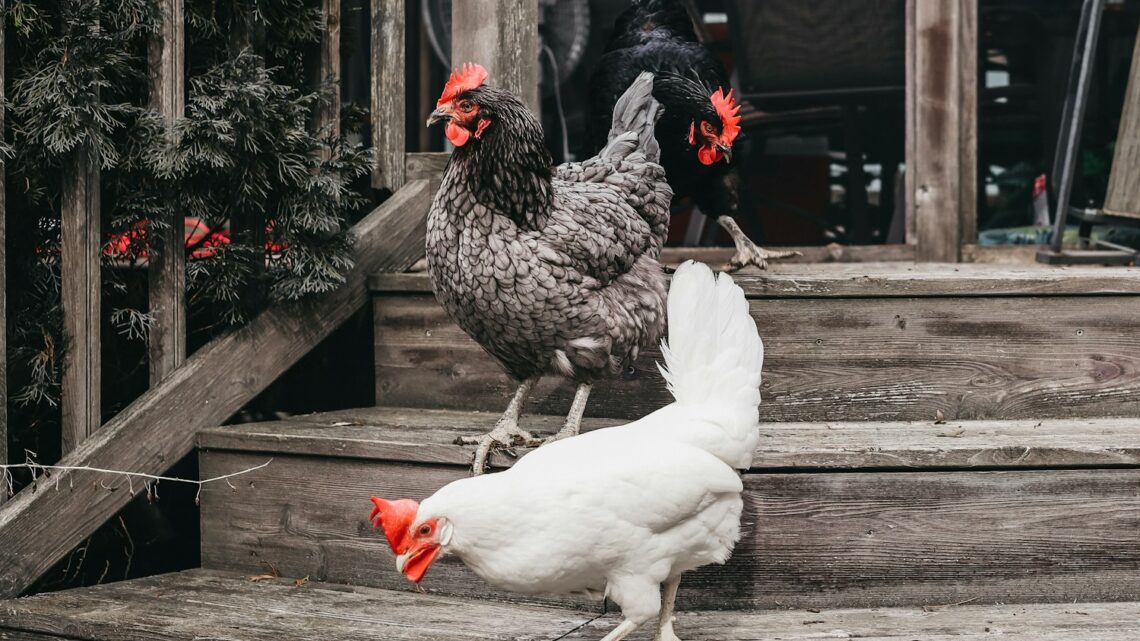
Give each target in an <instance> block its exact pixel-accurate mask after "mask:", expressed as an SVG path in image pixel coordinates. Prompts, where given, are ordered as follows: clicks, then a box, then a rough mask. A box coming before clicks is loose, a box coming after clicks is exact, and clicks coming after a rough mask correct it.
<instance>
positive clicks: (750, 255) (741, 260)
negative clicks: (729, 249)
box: [716, 216, 803, 272]
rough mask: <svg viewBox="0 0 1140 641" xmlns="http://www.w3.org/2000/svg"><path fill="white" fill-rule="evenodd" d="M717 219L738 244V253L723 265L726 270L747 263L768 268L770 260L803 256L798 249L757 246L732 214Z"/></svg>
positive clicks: (734, 269)
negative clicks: (789, 249)
mask: <svg viewBox="0 0 1140 641" xmlns="http://www.w3.org/2000/svg"><path fill="white" fill-rule="evenodd" d="M716 221H717V222H718V223H720V226H721V227H724V228H725V230H726V231H728V233H729V234H730V235H731V236H732V242H733V243H734V244H735V245H736V253H735V254H734V255H733V256H732V258H731V259H730V260H729V261H728V263H726V264H725V265H724V267H722V269H723V270H724V271H726V272H734V271H736V270H738V269H740V268H742V267H744V266H745V265H755V266H757V267H759V268H760V269H768V261H769V260H778V259H780V258H791V257H792V256H803V254H801V253H800V252H798V251H775V250H773V251H769V250H767V249H764V248H762V247H757V246H756V243H754V242H752V240H751V239H750V238H748V236H746V235H745V234H744V231H743V230H741V229H740V225H737V224H736V221H735V220H733V219H732V217H731V216H721V217H720V218H717V219H716Z"/></svg>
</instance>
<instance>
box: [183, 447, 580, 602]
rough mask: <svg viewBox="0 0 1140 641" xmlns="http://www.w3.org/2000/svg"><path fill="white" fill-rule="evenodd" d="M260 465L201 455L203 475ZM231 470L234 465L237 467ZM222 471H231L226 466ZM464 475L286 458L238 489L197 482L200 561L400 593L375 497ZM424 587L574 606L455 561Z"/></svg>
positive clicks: (233, 455)
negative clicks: (516, 589) (516, 590)
mask: <svg viewBox="0 0 1140 641" xmlns="http://www.w3.org/2000/svg"><path fill="white" fill-rule="evenodd" d="M254 460H256V461H257V463H255V464H254V465H260V464H261V463H264V462H265V460H266V457H265V456H263V455H259V454H247V453H237V452H224V451H214V452H206V453H204V454H202V455H201V456H200V458H199V462H200V468H199V469H200V473H201V474H202V475H203V476H207V475H208V476H213V475H214V471H216V470H220V469H228V470H230V471H235V470H240V469H244V468H245V467H252V466H249V465H246V463H247V462H248V461H254ZM235 466H237V467H235ZM224 473H228V472H224ZM469 474H470V469H469V467H468V466H467V465H452V466H449V467H443V466H438V465H432V466H419V465H411V464H407V463H388V464H383V465H376V464H372V463H368V462H364V461H357V460H353V459H340V460H337V459H330V458H320V457H293V456H283V457H277V458H274V460H273V462H272V463H270V465H269V466H268V467H265V468H263V469H261V470H258V471H256V472H252V473H250V474H248V475H243V476H242V479H241V482H240V483H237V484H236V486H237V487H236V489H234V490H231V489H230V488H228V487H222V488H220V489H218V488H217V487H215V488H213V489H208V488H209V486H206V488H203V492H202V495H201V503H202V520H201V533H202V567H204V568H210V569H224V570H236V571H240V572H251V573H257V572H258V571H259V568H265V567H266V565H265V564H266V563H268V564H272V566H273V567H276V568H277V569H278V570H279V571H280V572H281V573H282V575H284V576H290V577H302V576H308V577H309V578H311V579H316V580H319V581H333V582H338V583H348V584H351V585H368V586H373V587H382V588H388V589H395V590H406V589H408V588H409V587H410V586H409V584H408V581H407V579H405V578H404V576H403V575H402V574H400V573H399V572H397V571H396V563H395V558H394V557H393V556H392V553H391V551H390V550H389V549H388V543H387V542H386V541H385V539H384V535H383V532H382V531H379V530H374V529H373V528H372V525H371V524H370V523H369V522H368V514H369V512H370V511H371V507H369V506H371V502H369V500H368V497H369V496H371V495H377V496H391V497H401V498H414V499H417V500H422V499H424V498H427V496H428V495H430V494H431V493H432V492H434V491H435V490H437V489H439V488H440V487H442V486H444V485H446V484H447V483H449V482H451V481H454V480H456V479H459V478H462V477H464V476H467V475H469ZM421 587H423V588H424V589H425V590H427V591H428V592H429V593H432V594H446V595H453V596H472V597H486V598H496V599H500V600H506V601H517V602H526V603H544V604H558V605H566V606H578V607H582V608H586V609H592V610H595V611H597V612H601V603H600V602H597V601H589V600H586V599H581V598H572V597H562V598H559V597H557V596H550V597H544V596H521V595H512V594H509V593H506V592H503V591H499V590H495V589H493V588H491V587H490V586H488V585H487V584H486V583H484V582H483V581H482V580H481V579H479V578H478V577H476V576H475V575H474V574H473V573H472V572H471V571H470V570H468V569H467V567H466V566H465V565H463V563H462V562H460V561H459V560H458V559H456V558H454V557H449V558H443V559H440V560H439V561H437V562H436V563H435V564H433V566H432V568H431V572H430V573H429V574H428V576H427V577H426V578H425V579H424V580H423V582H422V583H421Z"/></svg>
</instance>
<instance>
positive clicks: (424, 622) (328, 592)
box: [0, 570, 1140, 641]
mask: <svg viewBox="0 0 1140 641" xmlns="http://www.w3.org/2000/svg"><path fill="white" fill-rule="evenodd" d="M618 620H619V619H618V617H617V616H616V615H615V614H609V615H607V616H598V615H593V614H588V613H583V612H579V611H575V610H565V609H558V608H549V607H536V606H526V605H519V604H496V603H491V602H487V601H480V600H472V599H461V598H448V597H439V596H435V595H429V594H418V593H415V592H410V591H407V590H403V591H394V590H382V589H376V588H367V587H350V586H345V585H337V584H328V583H320V582H316V581H307V582H303V583H301V584H300V585H298V582H297V581H296V580H294V579H267V580H262V581H257V582H253V581H250V579H249V578H248V577H247V576H245V575H242V574H238V573H231V572H217V571H210V570H191V571H187V572H179V573H173V574H166V575H161V576H155V577H149V578H145V579H136V580H132V581H123V582H119V583H109V584H106V585H99V586H95V587H90V588H78V589H74V590H67V591H63V592H53V593H47V594H39V595H36V596H31V597H25V598H22V599H14V600H11V601H4V602H0V640H4V641H49V640H67V641H152V640H155V639H161V640H163V641H197V640H200V639H225V640H226V641H281V640H283V639H320V640H321V641H359V640H361V639H377V640H380V639H383V640H385V641H400V640H405V639H406V640H412V639H415V640H418V641H462V640H470V641H507V640H516V641H538V640H539V639H565V640H575V641H577V640H582V641H585V640H587V639H590V640H596V639H599V638H601V637H602V636H604V635H605V634H606V633H607V632H609V631H610V630H612V629H613V628H614V626H615V625H617V623H618ZM1137 621H1140V604H1138V603H1068V604H1057V605H1041V604H1026V605H994V606H978V605H974V604H960V605H950V604H945V605H943V606H940V607H930V608H925V609H923V608H886V609H876V610H867V609H834V610H832V609H828V610H818V609H814V610H812V611H806V610H787V611H766V612H740V611H724V612H680V613H678V615H677V623H676V631H677V634H678V636H680V637H681V638H682V639H686V640H687V641H776V640H781V641H808V640H809V639H821V638H827V639H855V638H858V639H865V640H867V641H888V640H889V641H907V640H911V639H923V640H924V641H949V640H950V639H954V640H957V641H974V640H978V641H980V640H982V639H994V638H998V637H1000V638H1009V639H1024V640H1025V641H1041V640H1048V641H1093V640H1096V641H1133V640H1134V639H1135V638H1136V634H1137V633H1138V632H1140V624H1137ZM652 637H653V634H652V631H651V630H639V631H637V632H635V633H634V635H633V636H631V637H629V639H630V641H647V640H648V639H651V638H652Z"/></svg>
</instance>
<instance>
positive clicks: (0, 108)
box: [0, 0, 8, 504]
mask: <svg viewBox="0 0 1140 641" xmlns="http://www.w3.org/2000/svg"><path fill="white" fill-rule="evenodd" d="M4 5H5V2H4V0H0V142H3V140H4V97H5V95H6V94H5V91H4V9H5V6H4ZM6 175H7V166H6V165H5V163H4V158H3V156H0V465H4V464H6V463H8V353H7V352H8V338H7V337H8V325H7V322H8V321H7V318H8V301H7V297H6V294H5V292H6V291H7V290H8V274H7V272H6V271H5V269H4V263H5V262H6V259H5V257H6V256H7V245H5V242H6V237H7V234H6V231H7V226H6V223H7V216H8V210H7V201H6V196H7V194H6V193H5V192H4V178H5V176H6ZM7 495H8V488H6V487H4V485H3V484H0V504H2V503H4V500H5V499H7V498H8V496H7Z"/></svg>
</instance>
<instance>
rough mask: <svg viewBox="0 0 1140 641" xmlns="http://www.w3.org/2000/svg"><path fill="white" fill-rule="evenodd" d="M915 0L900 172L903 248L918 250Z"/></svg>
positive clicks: (909, 20)
mask: <svg viewBox="0 0 1140 641" xmlns="http://www.w3.org/2000/svg"><path fill="white" fill-rule="evenodd" d="M917 3H918V0H906V97H905V99H904V102H905V105H904V107H903V109H904V111H903V118H904V123H903V126H904V127H906V135H905V140H904V141H903V147H904V149H903V156H904V160H905V161H906V162H905V169H904V170H903V199H904V200H903V217H904V221H903V224H904V226H905V230H906V231H905V235H906V244H907V245H910V246H911V247H915V248H916V249H917V246H918V232H917V227H918V221H917V220H916V219H917V218H918V216H917V207H915V204H914V202H915V201H914V197H915V194H916V193H917V191H918V181H917V179H916V177H917V173H918V172H917V171H915V168H916V167H917V165H918V156H917V150H918V128H917V127H916V123H917V121H918V88H919V87H918V73H917V71H916V69H915V66H914V65H915V60H916V59H917V57H918V33H917V32H918V7H917V6H916V5H917Z"/></svg>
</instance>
